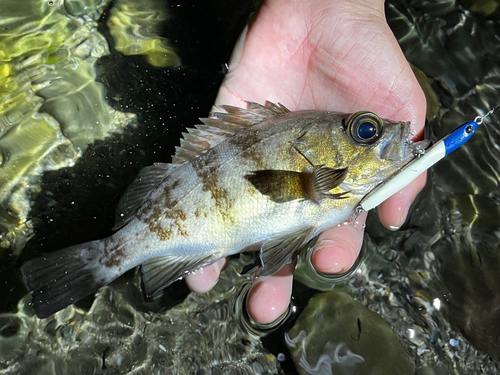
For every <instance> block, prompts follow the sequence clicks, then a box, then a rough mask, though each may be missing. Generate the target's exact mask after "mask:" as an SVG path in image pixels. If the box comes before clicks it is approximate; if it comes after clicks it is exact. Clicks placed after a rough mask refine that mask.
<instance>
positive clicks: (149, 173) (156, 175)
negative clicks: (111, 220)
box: [113, 163, 178, 230]
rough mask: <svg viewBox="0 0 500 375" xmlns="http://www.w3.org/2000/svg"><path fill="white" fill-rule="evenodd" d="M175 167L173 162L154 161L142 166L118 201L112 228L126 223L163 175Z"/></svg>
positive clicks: (161, 179)
mask: <svg viewBox="0 0 500 375" xmlns="http://www.w3.org/2000/svg"><path fill="white" fill-rule="evenodd" d="M177 167H178V165H175V164H166V163H154V164H153V165H150V166H149V167H145V168H143V169H142V170H141V171H140V172H139V174H138V175H137V177H136V178H135V180H134V181H133V182H132V184H131V185H130V186H129V187H128V188H127V190H126V191H125V193H124V194H123V196H122V197H121V199H120V202H119V203H118V207H117V209H116V214H115V226H114V227H113V230H117V229H120V228H122V227H124V226H125V225H126V224H128V223H129V222H130V220H132V219H133V218H134V216H135V214H136V213H137V211H138V210H139V208H141V206H142V205H143V204H144V202H145V201H146V200H147V199H148V198H149V197H150V195H151V192H152V191H153V190H154V189H155V188H156V187H157V186H158V185H160V184H161V182H162V181H163V179H164V178H165V176H167V175H168V174H169V173H171V172H172V171H173V170H174V169H175V168H177Z"/></svg>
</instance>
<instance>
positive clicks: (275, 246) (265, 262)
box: [260, 227, 314, 276]
mask: <svg viewBox="0 0 500 375" xmlns="http://www.w3.org/2000/svg"><path fill="white" fill-rule="evenodd" d="M313 229H314V228H313V227H305V228H302V229H301V230H299V231H298V232H294V233H290V234H285V235H282V236H279V237H276V238H270V239H268V240H266V241H265V242H264V243H263V244H262V246H261V248H260V260H261V262H262V271H261V273H260V275H261V276H268V275H272V274H275V273H276V272H278V271H279V270H280V269H281V268H283V267H284V266H285V265H287V264H288V263H290V262H291V261H292V260H293V258H294V257H295V256H296V255H297V251H298V250H299V249H300V248H301V247H302V246H303V245H304V244H305V243H306V241H307V240H309V236H310V235H311V232H312V231H313Z"/></svg>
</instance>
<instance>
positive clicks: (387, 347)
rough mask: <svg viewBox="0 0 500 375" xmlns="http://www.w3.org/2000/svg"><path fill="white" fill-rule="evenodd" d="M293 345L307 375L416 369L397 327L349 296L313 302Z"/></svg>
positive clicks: (323, 295) (323, 296) (292, 334)
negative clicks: (394, 330)
mask: <svg viewBox="0 0 500 375" xmlns="http://www.w3.org/2000/svg"><path fill="white" fill-rule="evenodd" d="M287 343H288V346H289V348H290V351H291V352H292V355H293V359H294V362H295V364H296V367H297V369H298V371H299V373H301V374H335V375H344V374H345V375H347V374H364V375H375V374H380V375H387V374H398V375H405V374H408V375H413V373H414V369H415V365H414V362H413V360H412V359H411V357H410V356H409V354H408V353H407V352H406V351H405V349H403V347H402V346H401V344H400V342H399V340H398V338H397V336H396V334H395V333H394V332H393V331H392V329H391V327H390V326H389V325H388V324H387V323H386V322H385V321H384V320H383V319H382V318H381V317H380V316H379V315H378V314H376V313H374V312H373V311H371V310H369V309H367V308H366V307H364V306H363V305H361V304H360V303H358V302H356V301H355V300H353V299H352V297H351V296H349V295H348V294H347V293H343V292H336V291H334V292H325V293H321V294H319V295H317V296H315V297H313V298H312V299H311V300H310V301H309V303H308V304H307V307H306V308H305V309H304V311H303V312H302V313H301V315H300V316H299V318H298V320H297V322H296V323H295V325H294V326H293V328H292V329H291V330H290V332H289V333H288V338H287Z"/></svg>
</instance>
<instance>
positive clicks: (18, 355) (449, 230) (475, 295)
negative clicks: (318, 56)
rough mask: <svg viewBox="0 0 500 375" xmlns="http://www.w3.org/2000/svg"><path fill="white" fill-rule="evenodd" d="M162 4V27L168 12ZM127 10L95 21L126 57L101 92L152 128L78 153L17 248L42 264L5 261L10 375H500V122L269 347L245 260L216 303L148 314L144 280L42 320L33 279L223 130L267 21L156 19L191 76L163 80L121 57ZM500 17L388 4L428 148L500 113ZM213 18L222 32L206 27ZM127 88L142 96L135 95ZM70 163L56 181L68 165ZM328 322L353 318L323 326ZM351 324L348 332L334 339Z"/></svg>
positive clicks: (315, 281) (472, 6) (194, 8)
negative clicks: (192, 147)
mask: <svg viewBox="0 0 500 375" xmlns="http://www.w3.org/2000/svg"><path fill="white" fill-rule="evenodd" d="M5 4H6V3H5ZM38 4H42V5H43V4H45V3H42V2H40V3H38ZM66 4H70V5H71V6H69V7H67V9H68V12H73V13H71V14H75V15H76V16H77V17H82V14H83V13H85V12H84V10H85V7H82V4H83V3H81V2H71V3H70V2H67V3H66ZM121 4H123V3H121ZM154 4H156V5H155V7H153V9H154V10H155V11H158V9H160V8H161V4H160V3H158V2H155V3H154ZM118 5H120V2H119V1H117V2H115V3H114V4H106V3H105V2H103V3H100V2H94V3H93V6H95V8H96V9H98V10H97V13H92V17H94V18H92V19H94V20H97V19H98V20H99V21H98V23H97V24H96V29H95V31H96V32H98V33H99V34H100V35H103V36H104V37H105V38H106V41H107V43H109V44H110V45H111V48H110V54H109V55H105V54H103V55H102V56H100V58H99V59H98V60H97V59H96V60H97V63H96V64H95V75H96V77H97V80H98V81H99V82H101V84H102V86H100V87H102V89H103V90H104V91H103V94H102V96H103V98H104V99H105V100H104V102H105V103H107V104H108V105H109V106H110V108H111V110H112V111H118V112H120V113H131V114H134V116H136V117H137V120H136V121H137V124H138V126H135V127H134V126H132V127H130V126H129V127H127V128H126V129H125V131H121V132H119V133H113V134H111V135H109V134H108V135H107V136H102V137H96V139H98V140H97V141H95V142H94V143H93V144H91V145H90V146H88V147H87V146H85V147H84V146H81V145H80V150H76V151H75V152H76V153H81V156H79V155H78V157H77V156H76V154H75V153H73V154H71V155H73V156H71V155H70V156H71V157H72V159H71V160H73V161H72V162H71V163H69V164H70V165H73V164H74V166H73V167H71V168H68V169H57V170H55V171H53V172H50V173H45V174H44V175H43V177H42V178H41V179H40V180H39V189H36V191H37V195H36V199H35V200H34V201H33V206H32V209H31V211H30V213H29V216H27V219H28V221H29V222H30V223H31V225H32V227H31V228H32V229H30V230H25V229H23V230H22V231H19V232H16V233H17V235H19V236H22V235H23V234H24V235H25V237H24V240H21V241H20V242H16V241H13V242H12V243H13V244H14V243H17V244H21V245H23V244H24V243H26V246H25V247H24V248H23V249H22V253H21V255H19V251H20V250H19V248H22V246H21V245H18V246H17V247H15V246H12V247H10V248H8V249H6V250H4V251H3V252H2V253H1V254H0V257H1V266H0V267H1V268H0V275H1V276H0V277H1V281H2V283H1V286H0V288H1V293H2V303H1V306H0V312H1V315H0V374H4V373H5V374H32V373H44V374H51V373H55V374H71V373H74V374H86V373H89V374H90V373H96V374H114V373H132V374H134V373H137V374H142V373H144V374H146V373H147V374H154V373H188V374H217V373H221V374H222V373H242V374H246V373H248V374H251V373H287V374H294V373H304V372H305V371H306V370H307V369H309V371H312V370H313V369H317V370H318V371H319V373H322V372H321V371H323V369H324V371H328V370H326V369H329V370H330V371H332V372H333V373H334V374H340V373H341V374H343V373H346V374H347V373H350V374H355V373H357V372H356V371H357V369H358V370H359V371H361V370H360V369H361V367H356V366H365V367H362V368H363V369H364V370H363V372H362V373H363V374H366V373H368V372H366V371H370V373H374V374H375V373H383V374H388V373H391V372H390V370H389V367H385V368H384V367H382V368H378V367H377V365H376V363H375V362H377V363H380V362H384V363H387V364H388V365H395V366H397V365H398V363H399V364H400V365H401V366H403V364H404V366H403V367H400V368H404V371H403V370H401V371H400V372H398V374H399V373H400V374H403V373H415V374H419V375H420V374H449V373H453V374H480V373H482V374H495V373H497V372H498V364H499V361H500V343H499V341H498V337H499V336H500V323H499V322H500V316H499V315H498V314H499V313H498V311H500V310H498V306H499V305H500V290H499V288H500V287H499V285H500V273H499V272H498V270H499V269H500V267H499V266H500V256H499V250H500V249H499V237H500V230H499V223H500V212H499V211H500V210H499V206H500V188H499V175H500V165H499V163H500V162H499V160H500V148H499V147H498V143H499V141H498V140H499V139H500V134H499V129H500V117H499V116H498V111H497V112H496V113H495V114H493V115H491V116H490V117H488V118H487V119H486V120H485V121H484V122H483V124H482V125H481V126H480V127H479V130H478V131H477V133H476V134H475V135H474V137H473V138H472V139H471V141H469V142H468V143H467V145H466V146H465V147H464V148H462V149H459V150H457V151H456V152H454V153H453V154H452V155H451V156H450V157H448V158H447V159H445V160H443V161H441V162H440V163H439V164H437V165H436V166H435V167H434V168H433V169H432V170H431V171H430V173H429V179H428V183H427V186H426V187H425V189H424V191H423V192H422V194H420V196H419V197H418V199H417V201H416V202H415V204H414V205H413V208H412V210H411V215H410V218H409V220H408V222H407V223H406V224H405V225H404V226H403V227H402V228H401V230H399V231H397V232H389V231H387V230H385V229H384V228H382V226H381V225H380V224H379V223H378V219H377V218H376V215H374V214H373V213H372V214H370V215H369V219H368V224H367V227H366V236H365V244H364V248H363V262H361V263H360V265H359V268H357V269H356V270H354V271H353V272H350V273H349V274H348V275H345V276H344V277H340V278H337V279H334V280H331V279H327V280H325V279H324V277H321V276H320V277H316V278H315V277H314V275H313V276H311V277H308V278H304V277H303V274H302V275H299V277H298V278H299V279H300V280H302V281H304V283H306V284H307V285H309V286H305V285H303V284H301V283H299V282H296V285H295V288H294V299H293V305H292V306H291V308H290V312H289V314H288V315H287V316H286V317H285V318H286V319H285V321H283V322H282V323H281V324H280V325H279V326H277V327H265V328H266V330H265V332H264V331H263V329H262V327H260V332H263V333H260V334H259V328H257V329H253V330H252V331H251V332H250V329H249V324H248V322H246V323H244V324H243V322H242V319H245V318H244V314H243V315H241V314H242V313H241V311H242V309H241V306H242V304H243V302H242V301H244V292H243V291H244V290H245V289H246V288H247V286H248V283H249V282H250V280H251V279H252V276H253V274H252V271H251V268H252V266H251V265H252V263H253V259H252V256H250V255H248V256H242V257H240V258H235V259H233V260H232V261H231V265H230V266H229V268H228V270H227V271H226V272H225V273H224V274H223V277H222V279H221V282H220V283H219V284H218V286H217V287H216V288H215V289H214V290H213V291H212V292H210V293H209V294H207V295H203V296H197V295H192V294H189V293H188V290H187V288H186V287H185V286H184V284H183V283H182V282H180V283H176V284H175V285H174V286H172V287H170V288H168V289H167V290H166V292H165V294H164V295H163V296H162V297H161V298H160V299H159V300H154V301H144V299H143V297H142V294H141V289H140V278H139V275H138V273H137V271H131V272H129V273H128V274H126V275H125V276H124V277H122V278H120V279H119V280H117V281H116V282H114V283H113V284H112V285H110V286H107V287H105V288H102V289H101V290H100V291H99V293H98V294H97V295H96V297H95V299H94V298H93V297H90V298H88V299H86V300H85V301H82V302H81V303H79V304H78V305H77V306H74V307H70V308H68V309H66V310H64V311H62V312H61V313H58V314H56V315H55V316H54V317H53V318H49V319H46V320H43V321H42V320H39V319H37V318H36V317H34V316H33V311H32V310H31V308H30V307H29V305H28V303H27V302H28V300H27V298H26V297H25V295H26V291H25V289H24V287H23V286H22V284H21V282H20V274H19V269H18V267H19V265H20V264H21V263H22V261H23V260H25V259H28V258H31V257H33V256H34V254H39V253H41V252H42V251H44V250H52V249H56V248H61V247H64V246H67V245H71V244H74V243H77V242H83V241H87V240H90V239H93V238H99V237H104V236H107V235H109V234H110V228H111V227H112V226H113V217H114V207H115V206H116V203H117V201H118V199H119V196H120V193H121V192H122V191H123V189H124V188H125V187H126V186H127V185H128V184H129V183H130V182H131V180H132V179H133V178H134V177H135V175H136V173H137V172H138V171H139V169H140V168H141V167H142V166H144V165H148V164H151V163H152V162H154V161H166V160H169V156H170V155H171V154H172V153H173V147H174V146H175V145H176V144H177V143H178V139H179V136H180V132H181V131H182V130H183V128H184V127H185V126H191V125H192V124H195V123H196V122H197V117H202V116H205V115H206V113H207V112H208V110H209V108H210V106H211V104H212V102H213V99H214V97H215V94H216V92H217V88H218V86H219V84H220V82H221V80H222V78H223V72H224V63H225V62H227V60H228V58H229V55H230V52H231V47H232V45H233V44H234V42H235V39H236V37H237V35H238V33H239V30H240V28H241V26H242V24H243V22H244V20H245V19H246V17H247V15H248V14H249V12H250V10H251V9H252V4H246V5H237V4H233V3H228V2H226V1H224V2H222V1H220V2H218V1H215V2H213V3H212V4H199V3H198V2H186V1H183V2H179V3H171V4H168V7H167V10H168V15H167V16H166V17H164V18H162V17H157V18H158V19H160V20H161V26H156V27H157V28H158V27H159V28H160V30H159V31H158V30H156V31H157V33H158V34H159V36H161V37H164V39H161V38H160V39H157V40H160V41H163V42H162V43H163V44H161V46H162V48H164V49H168V48H169V47H172V48H173V51H175V52H176V53H177V55H178V58H179V61H180V63H181V65H180V66H174V67H162V66H158V65H157V66H156V67H152V66H151V62H158V61H160V63H161V61H163V60H161V59H160V60H158V55H157V54H155V53H153V54H150V55H145V54H143V55H138V56H122V55H120V54H118V53H116V52H115V51H114V49H113V47H112V46H113V41H112V39H111V36H110V29H109V28H108V27H106V24H107V22H108V21H109V20H110V18H111V17H112V15H113V12H112V11H111V10H112V9H113V8H114V7H118ZM0 6H1V5H0ZM122 6H123V5H122ZM33 9H35V8H33ZM36 9H38V8H36ZM498 9H500V6H499V5H498V2H495V1H484V2H479V1H477V2H473V1H465V0H464V1H460V2H456V1H439V2H428V1H425V0H420V1H413V2H411V5H409V3H408V2H407V1H402V0H401V1H400V0H392V1H389V2H388V3H387V5H386V12H387V17H388V21H389V24H390V26H391V27H392V29H393V31H394V32H395V34H396V36H397V37H398V39H399V41H400V44H401V46H402V48H403V50H404V52H405V54H406V56H407V58H408V60H409V61H410V62H411V63H412V64H413V65H414V67H415V68H416V69H418V71H417V74H418V76H419V77H420V78H421V79H422V85H423V86H424V88H425V90H426V96H427V98H428V113H427V118H428V122H429V124H428V126H427V128H426V133H427V135H426V136H427V137H428V138H429V139H431V140H432V141H435V140H437V139H440V138H441V137H442V136H444V135H445V134H447V133H448V132H449V131H451V130H452V129H454V128H455V127H456V126H458V125H459V124H461V123H463V122H465V121H466V120H472V119H474V118H475V117H476V116H477V115H479V114H484V113H486V112H487V111H488V110H489V108H491V107H492V106H493V105H495V104H496V103H498V102H500V90H499V88H500V43H499V35H500V21H499V10H498ZM99 12H104V13H103V14H102V16H101V14H100V13H99ZM0 14H1V12H0ZM207 14H218V15H219V17H218V18H217V19H216V20H214V19H213V17H208V18H209V19H208V20H207V16H206V15H207ZM234 15H236V17H235V16H234ZM71 17H75V16H71ZM70 19H71V20H73V19H72V18H70ZM75 19H76V18H75ZM78 19H80V18H78ZM81 19H82V20H83V21H85V19H83V18H81ZM91 21H92V20H89V19H87V21H85V22H91ZM73 22H77V21H73ZM92 22H94V21H92ZM138 22H140V20H139V21H138ZM207 23H208V25H210V27H207ZM96 38H98V37H97V36H96ZM99 40H101V39H99ZM213 41H218V42H217V43H214V42H213ZM207 46H211V48H210V49H207ZM160 55H161V54H160ZM174 60H175V59H174ZM174 60H172V61H173V62H171V63H175V64H177V63H178V61H177V60H175V61H174ZM160 65H161V64H160ZM125 72H127V74H128V76H129V77H131V78H130V79H123V77H124V73H125ZM92 74H94V73H92ZM90 76H91V75H90ZM86 77H89V75H87V76H86ZM49 94H50V93H49ZM49 94H48V96H47V97H46V98H45V100H48V99H47V98H48V97H49V96H50V95H49ZM71 103H75V101H72V102H71ZM45 108H47V110H46V111H45V112H44V113H48V114H49V115H51V116H52V117H54V118H58V120H59V122H61V123H63V125H64V123H66V122H67V119H66V120H65V117H64V116H62V115H61V116H59V117H58V116H57V115H56V114H57V111H58V110H60V109H59V108H58V106H57V103H55V104H54V106H53V109H52V110H50V108H49V106H48V105H46V107H45ZM75 134H77V135H78V132H76V133H75ZM85 134H88V133H84V134H83V135H85ZM101 138H102V139H101ZM60 139H62V138H60ZM68 139H69V138H68ZM62 140H63V141H64V139H62ZM72 144H78V142H76V143H72ZM83 144H85V142H83ZM57 160H59V164H57V168H61V167H62V166H64V165H65V163H68V162H67V161H65V160H68V159H64V158H58V159H57ZM54 169H56V168H54ZM18 175H19V174H18ZM28 208H29V206H28ZM5 212H6V213H5V215H7V217H9V218H11V217H19V216H16V215H17V214H18V213H16V212H14V213H12V212H11V211H8V210H7V211H5ZM9 215H10V216H9ZM12 215H14V216H12ZM10 222H16V221H15V220H11V221H9V223H10ZM3 223H5V221H3ZM2 228H3V227H2ZM9 228H13V227H12V226H11V227H9ZM2 230H3V229H2ZM9 230H10V229H9ZM2 233H4V232H2ZM30 236H32V238H31V239H30V240H29V241H27V242H26V240H27V239H28V237H30ZM16 238H17V237H16ZM306 266H307V265H306ZM305 268H307V267H305ZM304 272H305V271H304ZM331 289H334V291H333V292H319V290H323V291H327V290H331ZM332 293H333V294H332ZM348 295H351V296H352V297H353V299H350V297H349V296H348ZM333 306H335V309H334V308H333ZM323 308H324V309H326V310H325V311H330V312H332V311H342V309H346V310H345V311H346V312H345V313H343V314H340V315H339V316H338V317H335V315H333V316H332V317H329V316H328V314H326V313H325V314H323V315H324V316H325V320H321V319H316V318H315V316H316V315H314V314H318V311H321V309H323ZM89 309H90V310H89ZM87 311H90V312H89V313H87ZM320 315H321V314H320ZM242 316H243V317H242ZM342 322H343V323H342ZM341 323H342V324H343V327H344V329H338V328H336V327H338V325H339V324H341ZM342 324H341V327H342ZM325 327H326V328H330V329H332V332H331V333H330V334H328V335H326V337H325V336H322V335H321V334H320V333H318V332H321V331H325V332H329V331H328V329H326V328H325ZM301 332H303V333H301ZM370 332H372V333H373V332H375V334H372V335H371V336H370V334H369V333H370ZM261 335H262V337H260V336H261ZM382 337H383V338H384V339H381V338H382ZM286 338H288V341H289V342H293V343H294V344H293V345H295V347H294V346H293V345H290V344H287V339H286ZM297 338H298V339H297ZM353 338H354V339H356V338H358V340H353ZM310 342H312V343H317V345H310V344H309V343H310ZM375 348H382V349H385V350H382V352H383V353H385V355H386V356H387V357H384V358H385V361H382V360H381V359H382V357H381V356H382V354H379V355H378V356H374V352H375ZM320 358H321V360H320ZM361 358H362V359H363V361H361ZM349 359H352V360H351V361H349ZM328 363H330V364H331V365H332V366H333V367H332V366H328ZM332 369H333V370H332ZM367 369H368V370H367ZM377 371H378V372H377ZM323 373H325V372H323ZM326 373H327V372H326Z"/></svg>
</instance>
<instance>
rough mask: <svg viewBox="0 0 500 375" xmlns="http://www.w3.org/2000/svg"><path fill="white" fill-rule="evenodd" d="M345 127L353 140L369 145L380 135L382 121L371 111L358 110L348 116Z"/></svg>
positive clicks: (382, 128)
mask: <svg viewBox="0 0 500 375" xmlns="http://www.w3.org/2000/svg"><path fill="white" fill-rule="evenodd" d="M346 128H347V132H348V133H349V134H350V135H351V137H352V139H353V140H354V141H355V142H357V143H360V144H365V145H369V144H372V143H373V142H375V141H376V140H377V139H379V138H380V136H381V135H382V132H383V130H384V122H383V121H382V119H381V118H380V117H378V116H377V115H376V114H375V113H373V112H367V111H360V112H356V113H353V114H352V115H351V116H349V118H348V119H347V121H346Z"/></svg>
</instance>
